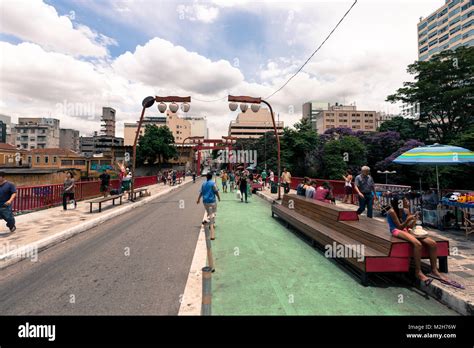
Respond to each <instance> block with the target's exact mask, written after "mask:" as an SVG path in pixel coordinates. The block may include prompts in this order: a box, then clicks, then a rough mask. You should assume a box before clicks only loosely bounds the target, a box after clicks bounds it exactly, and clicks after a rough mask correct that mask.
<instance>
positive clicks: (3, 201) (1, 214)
mask: <svg viewBox="0 0 474 348" xmlns="http://www.w3.org/2000/svg"><path fill="white" fill-rule="evenodd" d="M15 198H16V187H15V185H14V184H12V183H11V182H9V181H7V180H6V179H5V173H3V172H0V219H2V220H5V221H6V222H7V227H8V228H9V229H10V233H13V232H15V230H16V225H15V217H14V216H13V212H12V203H13V201H14V200H15Z"/></svg>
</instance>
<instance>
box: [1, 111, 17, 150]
mask: <svg viewBox="0 0 474 348" xmlns="http://www.w3.org/2000/svg"><path fill="white" fill-rule="evenodd" d="M0 121H1V122H2V123H3V124H4V125H5V135H4V136H3V126H2V139H1V140H0V142H1V143H7V144H12V143H14V140H13V139H12V118H11V117H10V116H7V115H2V114H0Z"/></svg>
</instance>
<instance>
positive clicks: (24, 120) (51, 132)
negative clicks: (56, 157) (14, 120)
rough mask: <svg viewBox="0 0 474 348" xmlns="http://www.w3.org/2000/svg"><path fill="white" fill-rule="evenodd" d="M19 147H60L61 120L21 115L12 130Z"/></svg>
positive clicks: (16, 144) (30, 148)
mask: <svg viewBox="0 0 474 348" xmlns="http://www.w3.org/2000/svg"><path fill="white" fill-rule="evenodd" d="M12 137H13V138H14V139H15V146H16V147H17V148H18V149H25V150H33V149H45V148H57V147H59V138H60V135H59V120H58V119H55V118H33V117H19V118H18V124H17V125H15V127H14V128H13V131H12Z"/></svg>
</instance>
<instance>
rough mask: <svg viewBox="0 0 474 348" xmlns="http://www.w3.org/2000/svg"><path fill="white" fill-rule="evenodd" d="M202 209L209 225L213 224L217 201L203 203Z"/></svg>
mask: <svg viewBox="0 0 474 348" xmlns="http://www.w3.org/2000/svg"><path fill="white" fill-rule="evenodd" d="M204 209H206V213H207V218H208V219H209V222H210V223H211V225H214V223H215V218H216V211H217V203H204Z"/></svg>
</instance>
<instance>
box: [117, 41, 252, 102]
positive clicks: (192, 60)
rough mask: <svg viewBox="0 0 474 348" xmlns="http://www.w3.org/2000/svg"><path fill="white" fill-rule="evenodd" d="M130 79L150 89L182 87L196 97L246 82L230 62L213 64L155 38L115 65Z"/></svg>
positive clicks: (119, 58) (119, 59)
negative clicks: (156, 87)
mask: <svg viewBox="0 0 474 348" xmlns="http://www.w3.org/2000/svg"><path fill="white" fill-rule="evenodd" d="M113 67H114V69H115V71H116V72H117V73H118V74H120V75H123V76H125V77H126V78H128V79H130V80H133V81H139V82H142V83H144V84H148V85H150V86H164V87H179V88H183V89H186V90H188V91H189V92H192V93H201V94H213V93H216V92H219V91H223V90H225V89H229V88H232V87H233V86H235V85H237V84H238V83H239V82H241V81H242V80H243V78H244V77H243V75H242V73H241V72H240V70H239V69H237V68H235V67H232V66H231V65H230V63H229V62H228V61H225V60H219V61H217V62H213V61H211V60H209V59H207V58H206V57H203V56H201V55H199V54H197V53H195V52H189V51H187V50H186V49H185V48H184V47H181V46H175V45H173V44H172V43H171V42H169V41H166V40H163V39H159V38H154V39H152V40H150V41H148V42H147V43H146V44H145V45H144V46H137V48H136V50H135V52H134V53H131V52H126V53H124V54H123V55H121V56H120V57H118V58H117V59H116V60H115V62H114V63H113Z"/></svg>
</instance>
